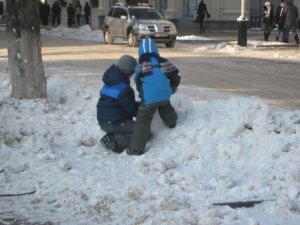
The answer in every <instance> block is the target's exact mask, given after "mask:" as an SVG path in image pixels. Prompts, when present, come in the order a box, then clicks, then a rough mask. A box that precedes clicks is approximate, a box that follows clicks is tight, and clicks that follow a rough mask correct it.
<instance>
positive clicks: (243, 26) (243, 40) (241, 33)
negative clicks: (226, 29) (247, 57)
mask: <svg viewBox="0 0 300 225" xmlns="http://www.w3.org/2000/svg"><path fill="white" fill-rule="evenodd" d="M245 11H246V0H241V16H240V17H239V18H238V19H237V21H238V43H237V44H238V45H240V46H243V47H245V46H247V22H248V20H247V18H246V15H245Z"/></svg>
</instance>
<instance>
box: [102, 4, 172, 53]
mask: <svg viewBox="0 0 300 225" xmlns="http://www.w3.org/2000/svg"><path fill="white" fill-rule="evenodd" d="M103 34H104V41H105V43H106V44H112V43H113V42H114V39H116V38H122V39H125V40H127V41H128V45H129V46H130V47H136V46H138V43H139V42H140V41H141V39H143V38H145V37H150V38H153V39H154V40H155V42H156V43H165V45H166V47H168V48H173V47H174V45H175V41H176V37H177V30H176V27H175V25H174V24H173V23H172V22H171V21H168V20H164V19H163V17H162V16H161V15H160V14H159V13H158V12H157V10H156V9H154V8H152V7H151V6H150V5H148V4H138V5H134V6H128V5H126V4H122V3H117V4H116V5H114V6H112V8H111V9H110V10H109V12H108V14H107V16H106V17H105V18H104V27H103Z"/></svg>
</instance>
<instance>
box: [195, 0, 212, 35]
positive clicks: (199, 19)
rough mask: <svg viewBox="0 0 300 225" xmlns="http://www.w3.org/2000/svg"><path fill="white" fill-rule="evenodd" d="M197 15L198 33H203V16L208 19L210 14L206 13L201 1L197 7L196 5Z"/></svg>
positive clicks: (204, 5)
mask: <svg viewBox="0 0 300 225" xmlns="http://www.w3.org/2000/svg"><path fill="white" fill-rule="evenodd" d="M197 14H198V16H197V22H199V24H200V33H201V32H203V33H204V32H205V29H204V25H203V23H204V19H205V16H206V17H207V18H209V17H210V14H209V13H208V11H207V8H206V4H205V3H204V1H203V0H201V1H200V3H199V5H198V9H197Z"/></svg>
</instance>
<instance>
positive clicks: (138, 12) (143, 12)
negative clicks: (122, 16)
mask: <svg viewBox="0 0 300 225" xmlns="http://www.w3.org/2000/svg"><path fill="white" fill-rule="evenodd" d="M129 13H130V16H131V18H133V19H162V16H161V15H160V14H159V13H158V12H157V11H156V10H155V9H134V8H132V9H129Z"/></svg>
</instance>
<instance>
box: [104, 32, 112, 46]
mask: <svg viewBox="0 0 300 225" xmlns="http://www.w3.org/2000/svg"><path fill="white" fill-rule="evenodd" d="M104 42H105V44H109V45H110V44H113V43H114V41H113V38H112V36H111V33H110V30H109V29H106V30H105V33H104Z"/></svg>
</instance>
